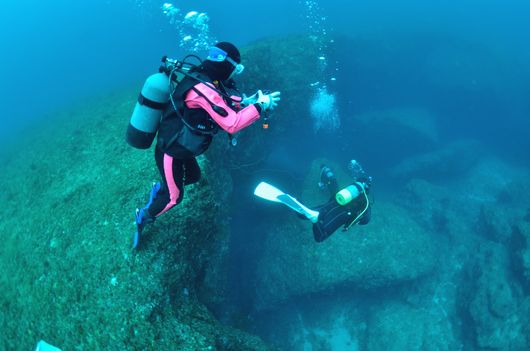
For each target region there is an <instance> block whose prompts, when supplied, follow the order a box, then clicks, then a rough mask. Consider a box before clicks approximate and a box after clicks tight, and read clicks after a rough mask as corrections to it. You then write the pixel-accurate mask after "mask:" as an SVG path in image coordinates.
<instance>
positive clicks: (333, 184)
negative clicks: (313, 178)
mask: <svg viewBox="0 0 530 351" xmlns="http://www.w3.org/2000/svg"><path fill="white" fill-rule="evenodd" d="M348 169H349V170H350V173H351V175H352V180H353V181H352V183H351V184H350V185H348V186H347V187H345V188H344V189H342V190H340V191H339V186H338V183H337V179H336V178H335V175H334V174H333V171H332V170H331V169H330V168H329V167H327V166H325V165H322V166H321V171H320V182H319V184H318V185H319V187H320V188H321V189H322V190H327V191H329V193H330V195H331V198H330V200H329V201H328V202H326V203H325V204H323V205H320V206H317V207H316V208H315V210H316V211H318V213H319V215H318V220H317V222H316V223H314V224H313V236H314V238H315V240H316V241H317V242H322V241H324V240H325V239H327V238H329V237H330V236H331V234H333V233H334V232H335V231H336V230H337V229H339V228H340V227H341V226H342V230H343V231H347V230H348V229H350V227H351V226H353V225H355V224H359V225H365V224H368V222H370V217H371V212H372V208H371V204H370V201H369V199H368V193H369V191H370V187H371V186H372V177H369V176H367V175H366V173H365V172H364V170H363V169H362V167H361V165H360V164H359V163H358V162H357V161H355V160H351V161H350V163H349V164H348Z"/></svg>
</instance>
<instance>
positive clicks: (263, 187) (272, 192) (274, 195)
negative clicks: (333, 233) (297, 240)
mask: <svg viewBox="0 0 530 351" xmlns="http://www.w3.org/2000/svg"><path fill="white" fill-rule="evenodd" d="M254 195H256V196H258V197H261V198H262V199H265V200H268V201H273V202H281V203H282V204H284V205H285V206H287V207H289V208H290V209H292V210H294V211H296V212H298V213H300V214H302V215H304V216H305V217H306V218H307V219H309V220H310V221H311V222H313V223H316V222H317V221H318V214H319V213H318V211H314V210H311V209H309V208H307V207H306V206H304V205H302V204H301V203H300V202H299V201H298V200H297V199H295V198H294V197H292V196H291V195H289V194H286V193H284V192H283V191H281V190H280V189H278V188H276V187H274V186H272V185H270V184H268V183H265V182H261V183H259V184H258V186H257V187H256V189H255V190H254Z"/></svg>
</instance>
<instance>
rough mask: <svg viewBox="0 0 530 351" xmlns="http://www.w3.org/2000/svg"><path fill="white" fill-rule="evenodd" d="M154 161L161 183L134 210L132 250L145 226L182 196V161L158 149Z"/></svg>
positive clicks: (154, 186)
mask: <svg viewBox="0 0 530 351" xmlns="http://www.w3.org/2000/svg"><path fill="white" fill-rule="evenodd" d="M155 160H156V164H157V167H158V170H159V172H160V175H161V178H162V181H161V182H160V183H156V184H155V185H153V188H152V189H151V194H150V197H149V202H148V203H147V205H146V206H145V207H144V208H142V209H137V210H136V232H135V235H134V240H133V248H136V247H137V246H138V242H139V240H140V236H141V234H142V231H143V230H144V228H145V226H146V225H148V224H151V223H153V222H154V221H155V219H156V217H158V216H160V215H161V214H163V213H165V212H167V211H168V210H169V209H170V208H172V207H173V206H175V205H176V204H177V203H179V202H180V201H182V196H183V195H184V187H183V180H182V178H183V174H184V172H183V162H182V160H179V159H174V158H173V157H171V156H169V155H167V154H164V153H163V152H162V151H160V150H159V149H158V148H157V149H156V150H155Z"/></svg>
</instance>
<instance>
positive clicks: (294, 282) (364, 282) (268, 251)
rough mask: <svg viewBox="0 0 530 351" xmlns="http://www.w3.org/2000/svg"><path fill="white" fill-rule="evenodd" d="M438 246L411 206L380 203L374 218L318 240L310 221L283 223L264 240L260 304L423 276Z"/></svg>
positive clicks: (266, 305)
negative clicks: (411, 213) (410, 213)
mask: <svg viewBox="0 0 530 351" xmlns="http://www.w3.org/2000/svg"><path fill="white" fill-rule="evenodd" d="M434 264H435V254H434V247H433V244H432V242H431V240H430V238H429V235H428V234H426V233H425V232H424V231H423V230H422V229H421V228H420V227H419V226H418V225H417V224H416V223H415V222H414V221H413V220H411V219H410V218H409V216H408V214H407V212H406V211H404V210H402V209H400V208H399V207H397V206H395V205H392V204H388V203H382V202H379V203H377V206H375V207H374V209H373V213H372V222H371V223H370V224H369V225H367V226H364V227H355V228H353V229H350V231H349V232H347V233H342V232H338V233H335V234H334V235H333V236H331V237H330V238H329V239H327V240H326V241H324V242H323V243H320V244H318V243H316V242H315V241H314V240H313V237H312V233H311V225H310V224H309V223H308V222H305V221H301V220H297V219H296V218H293V220H289V221H286V222H285V223H281V224H280V225H277V226H276V227H274V228H271V231H270V233H269V235H268V237H267V240H266V242H264V243H263V256H262V257H261V259H260V261H259V263H258V268H257V272H256V276H257V278H256V279H257V281H256V292H255V294H256V308H258V309H266V308H271V307H274V306H276V305H278V304H280V303H282V302H286V301H287V300H289V299H292V298H295V297H298V296H303V295H308V294H314V293H322V292H326V291H330V290H332V289H335V288H340V287H348V288H354V289H362V290H371V289H378V288H388V287H390V286H393V285H399V284H403V283H407V282H410V281H413V280H415V279H418V278H419V277H421V276H423V275H426V274H428V273H429V272H431V270H432V269H433V267H434Z"/></svg>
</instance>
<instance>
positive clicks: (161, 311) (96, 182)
mask: <svg viewBox="0 0 530 351" xmlns="http://www.w3.org/2000/svg"><path fill="white" fill-rule="evenodd" d="M136 93H137V92H134V93H131V94H128V93H119V94H110V95H108V96H107V97H106V98H101V99H97V100H94V101H87V102H86V103H83V104H82V105H80V106H74V107H72V109H71V110H70V111H66V112H64V113H60V114H59V115H58V116H50V117H49V118H48V122H49V123H48V124H47V125H43V126H40V128H37V129H35V130H34V131H33V132H30V131H28V133H27V134H26V136H25V137H22V138H21V139H20V140H19V141H18V144H17V145H16V148H15V147H13V148H12V149H10V154H9V159H6V160H4V161H3V164H4V166H5V167H3V169H2V172H1V173H0V186H1V188H2V192H1V195H0V196H1V197H2V200H4V201H3V202H4V203H6V204H7V203H11V204H16V205H14V206H3V207H2V209H1V210H0V211H1V212H2V213H1V218H2V220H1V221H0V231H1V236H2V245H1V246H0V269H1V271H2V274H1V275H0V291H1V294H0V306H2V313H1V318H0V329H1V330H2V333H1V335H0V349H2V350H30V349H32V347H34V344H35V342H36V341H37V340H38V339H41V338H42V339H45V340H46V341H48V342H50V343H52V344H55V345H57V346H60V347H61V348H62V349H64V350H73V349H83V350H100V349H110V350H114V349H115V350H118V349H119V350H148V349H157V350H175V349H178V350H189V351H196V350H213V349H216V350H265V349H267V347H266V346H265V345H264V343H263V342H262V341H261V340H260V339H259V338H257V337H253V336H250V335H248V334H245V333H243V332H241V331H238V330H235V329H232V328H230V327H225V326H223V325H222V324H221V323H219V322H218V321H217V320H216V319H215V318H214V316H213V315H212V314H211V313H210V312H209V311H208V309H207V308H206V307H205V306H204V304H203V303H202V302H201V301H200V300H199V299H198V296H199V291H202V290H203V286H209V285H211V284H212V283H211V282H212V281H213V279H212V278H211V275H210V274H206V273H205V272H209V271H210V270H209V269H208V267H209V265H210V264H212V262H211V260H210V257H213V256H214V255H210V254H209V253H210V252H213V251H216V250H217V249H218V245H217V244H216V243H217V242H218V241H223V240H224V239H225V238H226V237H227V236H228V233H227V228H226V226H224V223H222V222H221V221H220V220H219V218H220V217H218V214H219V213H223V211H224V209H223V208H222V207H221V206H220V205H219V204H220V203H221V202H226V201H227V198H222V197H219V195H217V196H214V194H215V189H213V188H216V187H213V188H212V187H211V185H210V184H209V182H208V181H207V179H208V178H213V179H223V178H222V175H220V174H216V173H215V170H214V169H213V168H209V167H208V165H207V161H206V160H205V159H201V160H200V163H201V165H202V166H203V170H204V172H205V173H206V174H205V177H204V179H203V180H202V181H201V182H200V183H199V184H198V185H197V186H191V187H189V188H187V193H186V197H185V199H184V201H183V202H182V203H181V205H180V206H179V207H177V208H175V209H174V210H173V211H172V212H170V213H167V214H166V215H165V216H163V217H160V218H159V219H158V220H157V222H156V223H155V224H154V225H153V226H151V227H149V228H148V229H146V232H145V236H144V238H143V240H142V247H141V249H140V250H137V251H133V250H132V249H131V235H132V232H133V230H134V225H133V222H134V209H135V208H136V207H137V206H140V205H143V204H144V203H145V202H146V200H147V199H146V197H147V193H148V191H149V187H150V184H151V181H153V180H157V179H158V178H159V175H158V171H157V170H156V167H155V164H154V159H153V155H152V152H141V151H139V150H134V149H132V148H131V147H129V146H128V145H126V143H125V141H124V140H123V135H124V131H125V128H126V126H127V123H128V120H127V119H128V116H129V115H130V112H131V109H132V107H133V106H134V102H135V96H136ZM58 130H59V131H60V133H57V131H58ZM20 174H24V176H23V177H21V176H20ZM225 196H226V195H225ZM214 261H215V264H217V260H214ZM203 283H204V284H203ZM207 290H208V291H209V296H208V300H213V301H215V300H216V296H214V295H215V292H214V291H212V290H211V289H207Z"/></svg>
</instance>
